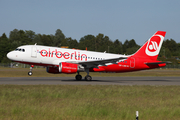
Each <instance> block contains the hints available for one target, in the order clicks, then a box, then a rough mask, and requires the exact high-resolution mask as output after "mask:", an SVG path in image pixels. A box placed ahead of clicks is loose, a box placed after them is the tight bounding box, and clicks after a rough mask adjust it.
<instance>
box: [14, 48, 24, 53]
mask: <svg viewBox="0 0 180 120" xmlns="http://www.w3.org/2000/svg"><path fill="white" fill-rule="evenodd" d="M15 51H20V52H25V49H22V48H16V49H15Z"/></svg>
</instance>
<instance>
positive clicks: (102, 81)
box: [0, 77, 180, 85]
mask: <svg viewBox="0 0 180 120" xmlns="http://www.w3.org/2000/svg"><path fill="white" fill-rule="evenodd" d="M0 84H11V85H12V84H13V85H180V77H93V80H92V81H85V80H82V81H76V80H75V79H74V77H14V78H13V77H1V78H0Z"/></svg>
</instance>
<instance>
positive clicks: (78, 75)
mask: <svg viewBox="0 0 180 120" xmlns="http://www.w3.org/2000/svg"><path fill="white" fill-rule="evenodd" d="M75 78H76V80H82V76H81V75H80V74H79V72H78V74H77V75H76V77H75Z"/></svg>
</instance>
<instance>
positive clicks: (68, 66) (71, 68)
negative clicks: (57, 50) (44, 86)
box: [46, 62, 84, 74]
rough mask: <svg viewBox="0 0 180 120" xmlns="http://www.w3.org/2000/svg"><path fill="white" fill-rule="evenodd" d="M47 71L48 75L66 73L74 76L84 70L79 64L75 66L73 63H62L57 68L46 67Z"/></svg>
mask: <svg viewBox="0 0 180 120" xmlns="http://www.w3.org/2000/svg"><path fill="white" fill-rule="evenodd" d="M46 71H47V72H48V73H54V74H58V73H66V74H72V73H76V72H82V71H84V69H83V68H82V67H80V66H79V65H78V64H73V63H66V62H62V63H59V66H57V67H46Z"/></svg>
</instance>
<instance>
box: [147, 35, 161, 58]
mask: <svg viewBox="0 0 180 120" xmlns="http://www.w3.org/2000/svg"><path fill="white" fill-rule="evenodd" d="M163 39H164V37H163V36H161V35H154V36H152V37H151V38H150V39H149V40H148V43H147V46H146V54H147V55H149V56H156V55H158V54H159V51H160V48H161V45H162V42H163Z"/></svg>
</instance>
